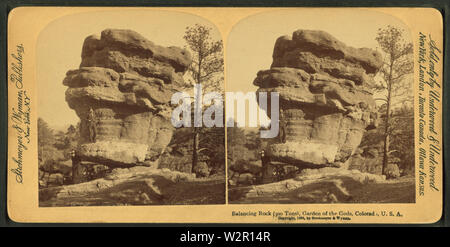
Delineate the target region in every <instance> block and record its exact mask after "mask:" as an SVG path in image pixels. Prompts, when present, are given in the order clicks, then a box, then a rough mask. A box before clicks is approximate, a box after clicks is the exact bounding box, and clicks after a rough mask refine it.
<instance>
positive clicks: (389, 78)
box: [376, 25, 413, 174]
mask: <svg viewBox="0 0 450 247" xmlns="http://www.w3.org/2000/svg"><path fill="white" fill-rule="evenodd" d="M376 40H377V42H378V44H379V46H380V47H381V50H382V51H383V52H384V54H385V58H384V61H383V66H382V67H381V69H380V76H381V78H382V80H381V81H380V82H379V83H378V84H377V85H376V90H377V91H378V92H381V93H384V95H385V96H384V97H381V98H378V100H382V101H383V102H384V103H385V106H383V107H382V108H381V109H384V114H382V115H384V122H383V124H384V126H383V133H382V136H383V137H384V140H383V142H384V145H383V146H384V147H383V168H382V173H383V174H385V169H386V167H387V165H388V164H389V159H390V158H389V156H390V154H391V153H392V152H391V150H390V146H391V144H393V143H392V140H391V137H392V134H393V133H394V131H395V127H396V126H395V125H394V124H393V120H394V119H395V118H394V117H393V116H392V115H393V111H394V109H395V106H396V104H397V103H401V104H404V103H405V102H409V101H412V99H413V97H412V93H411V90H410V88H411V86H410V85H412V83H411V81H410V80H407V77H406V76H407V75H410V74H411V73H412V72H413V60H412V53H413V46H412V43H410V42H406V41H405V39H404V31H403V30H401V29H399V28H396V27H393V26H390V25H389V26H387V27H386V28H380V29H379V30H378V35H377V37H376ZM398 127H399V126H398Z"/></svg>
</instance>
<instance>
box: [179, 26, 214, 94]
mask: <svg viewBox="0 0 450 247" xmlns="http://www.w3.org/2000/svg"><path fill="white" fill-rule="evenodd" d="M211 31H212V29H211V28H210V27H206V26H202V25H199V24H195V25H194V26H193V27H186V32H185V35H184V37H183V38H184V40H185V41H186V43H187V47H188V49H189V50H190V51H191V53H192V64H191V65H190V67H189V73H190V75H191V77H192V79H193V80H194V83H198V84H202V86H203V89H204V90H205V91H209V89H210V88H212V89H214V91H220V92H221V91H223V90H222V83H221V82H222V81H223V44H222V40H213V38H212V36H211Z"/></svg>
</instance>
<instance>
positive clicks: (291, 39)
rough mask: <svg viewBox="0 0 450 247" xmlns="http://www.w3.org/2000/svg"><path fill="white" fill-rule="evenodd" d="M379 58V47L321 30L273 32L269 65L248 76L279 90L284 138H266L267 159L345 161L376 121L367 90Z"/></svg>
mask: <svg viewBox="0 0 450 247" xmlns="http://www.w3.org/2000/svg"><path fill="white" fill-rule="evenodd" d="M382 62H383V61H382V57H381V54H380V53H379V52H376V51H374V50H371V49H368V48H353V47H349V46H347V45H346V44H344V43H343V42H341V41H339V40H337V39H336V38H334V37H333V36H331V35H330V34H328V33H326V32H323V31H314V30H298V31H295V32H294V33H293V35H292V36H282V37H280V38H278V39H277V41H276V43H275V47H274V52H273V63H272V65H271V68H270V69H268V70H262V71H259V72H258V74H257V77H256V79H255V80H254V82H253V84H254V85H256V86H258V87H259V89H258V92H267V93H269V92H278V93H279V99H280V104H279V106H280V109H281V110H283V114H282V117H283V118H284V119H282V122H283V123H285V124H284V126H285V127H284V129H285V133H286V140H285V141H283V142H280V141H278V142H272V143H271V145H270V146H269V147H268V155H269V156H270V158H271V160H273V161H280V162H286V163H290V164H295V165H297V166H305V167H311V166H313V167H314V166H317V167H322V166H328V165H333V166H337V164H344V163H345V162H346V161H347V159H348V158H349V157H350V156H351V155H352V154H353V153H354V151H355V150H356V149H357V147H358V146H359V144H360V142H361V138H362V136H363V134H364V132H365V131H366V130H368V129H373V128H375V127H376V126H377V124H378V121H377V118H378V116H377V112H376V105H375V101H374V99H373V92H372V90H373V85H374V79H373V77H374V76H375V74H376V73H377V72H378V70H379V69H380V67H381V66H382ZM269 105H270V104H269ZM270 112H271V110H270V107H269V109H267V113H268V114H269V117H270Z"/></svg>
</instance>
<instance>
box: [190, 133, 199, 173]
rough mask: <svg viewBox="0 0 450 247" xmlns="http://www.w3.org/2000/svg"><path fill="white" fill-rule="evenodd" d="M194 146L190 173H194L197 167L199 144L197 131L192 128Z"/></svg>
mask: <svg viewBox="0 0 450 247" xmlns="http://www.w3.org/2000/svg"><path fill="white" fill-rule="evenodd" d="M193 140H194V145H193V147H192V167H191V172H192V173H195V168H196V167H197V162H198V144H199V135H198V129H197V128H195V127H194V137H193Z"/></svg>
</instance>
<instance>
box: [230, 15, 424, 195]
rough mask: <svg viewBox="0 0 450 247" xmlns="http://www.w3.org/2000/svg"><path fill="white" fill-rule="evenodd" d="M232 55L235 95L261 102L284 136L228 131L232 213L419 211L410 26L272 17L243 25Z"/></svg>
mask: <svg viewBox="0 0 450 247" xmlns="http://www.w3.org/2000/svg"><path fill="white" fill-rule="evenodd" d="M350 12H351V13H350ZM249 37H251V39H250V40H251V41H249V40H248V38H249ZM227 56H228V57H229V60H228V61H227V66H228V67H227V68H228V70H227V76H228V77H227V78H228V80H227V91H228V90H229V89H232V88H240V89H241V90H242V89H243V88H245V89H247V90H248V91H247V92H253V94H256V95H257V96H256V97H253V98H248V100H249V101H252V100H254V99H258V103H259V106H260V108H259V117H260V121H261V118H263V117H265V115H267V116H268V117H269V118H270V119H271V120H272V119H273V118H276V120H275V121H271V125H272V126H273V125H277V128H278V135H277V136H275V137H273V138H264V137H263V136H262V134H260V128H257V127H256V128H255V127H253V128H251V127H248V125H247V126H246V127H240V128H229V129H228V133H227V143H228V174H229V176H228V189H229V193H228V195H229V202H230V203H231V204H233V203H242V204H253V203H256V204H258V203H270V204H274V203H275V204H276V203H414V202H415V168H414V167H415V160H414V109H413V106H414V102H413V99H414V94H413V93H414V91H413V84H414V81H413V46H412V39H411V36H410V32H409V29H408V27H407V26H406V25H404V24H403V23H402V22H401V21H399V20H398V19H396V18H393V17H390V16H388V15H386V14H382V13H376V12H371V11H367V10H354V11H348V10H346V11H339V10H336V9H333V10H326V9H324V10H311V11H296V10H279V11H271V12H267V13H263V14H259V15H254V16H251V17H248V18H246V19H244V20H242V21H240V22H239V23H238V24H236V25H235V27H234V28H233V30H232V31H231V33H230V35H229V40H228V47H227ZM243 85H245V86H243ZM263 92H265V93H266V94H267V97H268V100H267V101H265V102H264V107H261V104H262V102H261V98H260V97H259V98H258V95H259V96H260V95H261V93H263ZM274 93H277V95H278V96H277V98H274V97H273V96H272V97H269V94H270V95H273V94H274ZM248 95H249V94H248ZM274 101H276V102H274ZM248 104H249V106H250V105H251V104H252V103H250V102H249V103H248ZM274 104H276V105H274ZM271 107H276V108H277V109H276V110H273V109H271ZM252 110H253V108H251V107H249V111H252ZM273 113H276V116H273V115H272V114H273ZM249 118H251V117H249ZM272 126H271V127H272ZM261 128H265V127H261Z"/></svg>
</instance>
